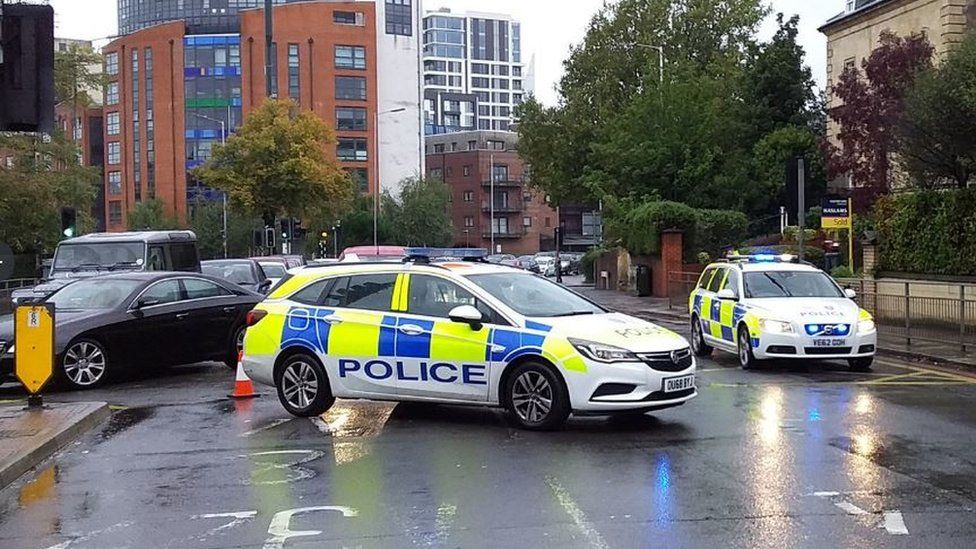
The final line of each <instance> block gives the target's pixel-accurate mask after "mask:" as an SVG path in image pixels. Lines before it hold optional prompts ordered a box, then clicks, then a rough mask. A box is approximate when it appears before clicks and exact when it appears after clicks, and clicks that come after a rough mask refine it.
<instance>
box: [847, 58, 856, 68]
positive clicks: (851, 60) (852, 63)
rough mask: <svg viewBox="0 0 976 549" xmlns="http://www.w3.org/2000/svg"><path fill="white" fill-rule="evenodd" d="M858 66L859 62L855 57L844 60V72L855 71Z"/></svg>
mask: <svg viewBox="0 0 976 549" xmlns="http://www.w3.org/2000/svg"><path fill="white" fill-rule="evenodd" d="M856 65H857V60H856V59H855V58H853V57H851V58H849V59H845V60H844V70H847V69H853V68H854V67H855V66H856Z"/></svg>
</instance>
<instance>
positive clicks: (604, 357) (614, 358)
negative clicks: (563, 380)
mask: <svg viewBox="0 0 976 549" xmlns="http://www.w3.org/2000/svg"><path fill="white" fill-rule="evenodd" d="M569 342H570V343H571V344H572V345H573V347H576V350H577V351H579V352H580V353H582V354H583V356H585V357H587V358H590V359H592V360H595V361H597V362H606V363H610V362H638V361H639V359H638V358H637V355H635V354H634V353H632V352H630V351H628V350H627V349H621V348H620V347H614V346H613V345H604V344H602V343H594V342H592V341H585V340H581V339H570V340H569Z"/></svg>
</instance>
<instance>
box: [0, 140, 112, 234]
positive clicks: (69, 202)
mask: <svg viewBox="0 0 976 549" xmlns="http://www.w3.org/2000/svg"><path fill="white" fill-rule="evenodd" d="M0 150H3V151H5V153H4V154H5V155H6V156H9V157H11V158H12V165H11V166H8V165H7V164H6V163H3V164H0V220H2V222H0V242H5V243H6V244H8V245H10V246H11V247H12V248H13V249H14V251H15V252H16V253H45V252H49V251H51V250H53V249H54V247H55V246H56V245H57V243H58V241H59V240H60V239H61V238H62V236H61V230H60V224H61V222H60V216H59V210H60V208H62V207H73V208H75V210H76V211H77V214H78V222H79V227H78V229H79V232H80V233H85V232H89V231H91V230H92V229H93V228H94V227H95V221H94V219H93V218H92V216H91V209H92V204H93V203H94V201H95V193H96V188H97V187H96V185H97V184H98V182H99V178H100V174H99V171H98V169H97V168H92V167H86V166H80V165H78V155H79V154H80V153H81V151H79V149H78V147H77V146H75V144H74V143H72V142H70V141H68V140H67V139H65V137H64V135H62V134H61V133H55V134H54V135H52V136H51V138H50V139H49V140H47V139H45V140H39V139H35V138H32V137H24V136H2V135H0Z"/></svg>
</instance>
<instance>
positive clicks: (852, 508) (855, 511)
mask: <svg viewBox="0 0 976 549" xmlns="http://www.w3.org/2000/svg"><path fill="white" fill-rule="evenodd" d="M834 505H835V506H837V507H838V508H839V509H841V510H843V511H845V512H846V513H847V514H848V515H855V516H857V515H866V514H868V512H867V511H865V510H864V509H861V508H860V507H858V506H857V505H854V504H853V503H851V502H849V501H835V502H834Z"/></svg>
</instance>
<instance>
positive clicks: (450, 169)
mask: <svg viewBox="0 0 976 549" xmlns="http://www.w3.org/2000/svg"><path fill="white" fill-rule="evenodd" d="M447 176H448V177H453V176H454V168H453V167H451V166H448V167H447Z"/></svg>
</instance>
